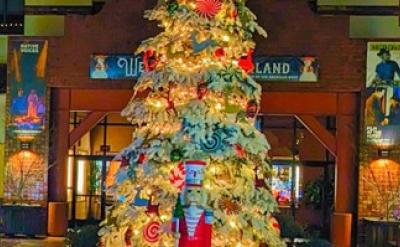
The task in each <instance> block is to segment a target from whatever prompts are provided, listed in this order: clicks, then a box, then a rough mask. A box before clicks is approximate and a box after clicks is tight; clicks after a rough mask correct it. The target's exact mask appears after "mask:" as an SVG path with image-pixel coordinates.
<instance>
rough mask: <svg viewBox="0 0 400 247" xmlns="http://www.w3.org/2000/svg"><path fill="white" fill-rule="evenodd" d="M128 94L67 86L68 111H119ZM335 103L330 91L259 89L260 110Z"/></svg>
mask: <svg viewBox="0 0 400 247" xmlns="http://www.w3.org/2000/svg"><path fill="white" fill-rule="evenodd" d="M132 95H133V90H131V89H71V107H70V110H71V111H107V112H121V110H122V109H123V108H124V107H125V106H126V105H127V104H128V103H129V100H130V99H131V97H132ZM316 102H318V103H316ZM299 103H300V104H299ZM337 105H338V104H337V93H334V92H330V93H325V92H311V93H307V92H263V94H262V99H261V103H260V106H261V113H264V114H286V115H293V114H307V115H325V116H329V115H330V116H334V115H336V113H337Z"/></svg>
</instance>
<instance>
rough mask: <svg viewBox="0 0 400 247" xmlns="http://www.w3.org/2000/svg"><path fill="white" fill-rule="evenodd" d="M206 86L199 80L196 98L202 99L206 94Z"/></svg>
mask: <svg viewBox="0 0 400 247" xmlns="http://www.w3.org/2000/svg"><path fill="white" fill-rule="evenodd" d="M207 92H208V87H207V85H206V84H205V83H204V82H200V84H199V85H198V86H197V98H198V99H200V100H202V99H203V98H204V96H206V95H207Z"/></svg>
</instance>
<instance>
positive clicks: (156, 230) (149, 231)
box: [143, 221, 161, 243]
mask: <svg viewBox="0 0 400 247" xmlns="http://www.w3.org/2000/svg"><path fill="white" fill-rule="evenodd" d="M160 229H161V224H160V222H157V221H150V222H149V223H148V224H147V225H146V226H145V227H144V228H143V238H144V239H145V240H146V241H147V242H149V243H156V242H158V241H159V240H160Z"/></svg>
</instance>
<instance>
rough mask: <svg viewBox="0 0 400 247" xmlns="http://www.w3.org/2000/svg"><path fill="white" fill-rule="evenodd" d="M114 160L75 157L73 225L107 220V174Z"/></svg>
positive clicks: (103, 157)
mask: <svg viewBox="0 0 400 247" xmlns="http://www.w3.org/2000/svg"><path fill="white" fill-rule="evenodd" d="M112 158H113V157H109V156H74V169H73V170H74V176H73V177H74V179H73V186H72V202H71V212H70V213H71V217H70V220H71V223H73V224H85V223H88V222H91V221H93V222H97V221H101V220H103V219H104V218H105V211H106V202H107V198H106V196H107V195H106V174H107V170H108V167H109V166H110V163H111V160H112Z"/></svg>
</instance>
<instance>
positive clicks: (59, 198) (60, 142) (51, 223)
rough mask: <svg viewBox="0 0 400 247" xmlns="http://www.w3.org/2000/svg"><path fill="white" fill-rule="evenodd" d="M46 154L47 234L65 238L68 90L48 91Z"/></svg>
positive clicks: (66, 223) (66, 220)
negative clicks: (47, 162) (47, 161)
mask: <svg viewBox="0 0 400 247" xmlns="http://www.w3.org/2000/svg"><path fill="white" fill-rule="evenodd" d="M51 98H52V109H51V116H50V117H51V119H52V121H53V123H52V129H51V132H50V134H51V136H50V143H51V146H50V155H49V165H50V166H51V168H50V169H49V220H48V234H49V235H50V236H65V235H66V232H67V228H68V204H67V173H68V170H67V162H68V149H69V143H68V136H69V105H70V92H69V90H68V89H52V97H51Z"/></svg>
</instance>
